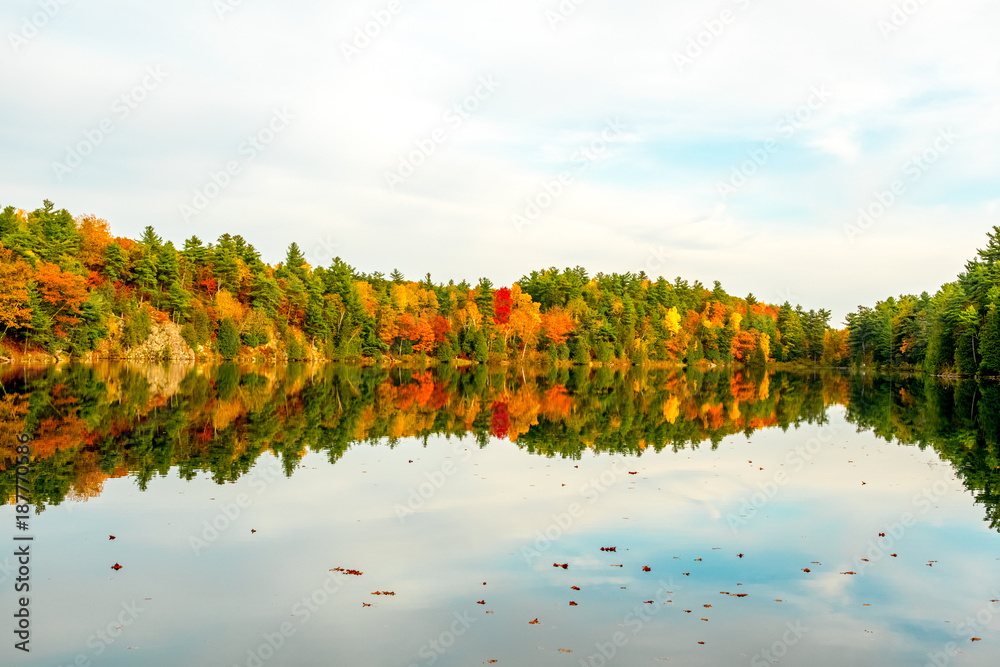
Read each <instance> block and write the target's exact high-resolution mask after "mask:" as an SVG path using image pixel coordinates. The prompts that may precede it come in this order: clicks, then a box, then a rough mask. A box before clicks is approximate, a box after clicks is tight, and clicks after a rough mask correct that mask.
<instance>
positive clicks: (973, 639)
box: [969, 637, 983, 642]
mask: <svg viewBox="0 0 1000 667" xmlns="http://www.w3.org/2000/svg"><path fill="white" fill-rule="evenodd" d="M969 641H972V642H981V641H983V638H982V637H973V638H972V639H970V640H969Z"/></svg>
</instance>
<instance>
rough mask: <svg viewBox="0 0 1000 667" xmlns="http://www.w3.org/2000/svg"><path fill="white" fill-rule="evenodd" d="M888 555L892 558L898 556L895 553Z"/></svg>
mask: <svg viewBox="0 0 1000 667" xmlns="http://www.w3.org/2000/svg"><path fill="white" fill-rule="evenodd" d="M889 555H890V556H892V557H893V558H898V556H897V555H896V554H889Z"/></svg>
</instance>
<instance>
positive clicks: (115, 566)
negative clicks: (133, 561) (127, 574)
mask: <svg viewBox="0 0 1000 667" xmlns="http://www.w3.org/2000/svg"><path fill="white" fill-rule="evenodd" d="M111 569H112V570H114V571H115V572H117V571H118V570H120V569H122V566H121V565H119V564H118V563H115V564H114V565H112V566H111Z"/></svg>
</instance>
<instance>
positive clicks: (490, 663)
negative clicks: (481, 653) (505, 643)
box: [486, 660, 496, 665]
mask: <svg viewBox="0 0 1000 667" xmlns="http://www.w3.org/2000/svg"><path fill="white" fill-rule="evenodd" d="M494 662H496V660H487V661H486V664H487V665H492V664H493V663H494Z"/></svg>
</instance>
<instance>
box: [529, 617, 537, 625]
mask: <svg viewBox="0 0 1000 667" xmlns="http://www.w3.org/2000/svg"><path fill="white" fill-rule="evenodd" d="M528 625H538V619H537V618H536V619H535V620H533V621H528Z"/></svg>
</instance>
